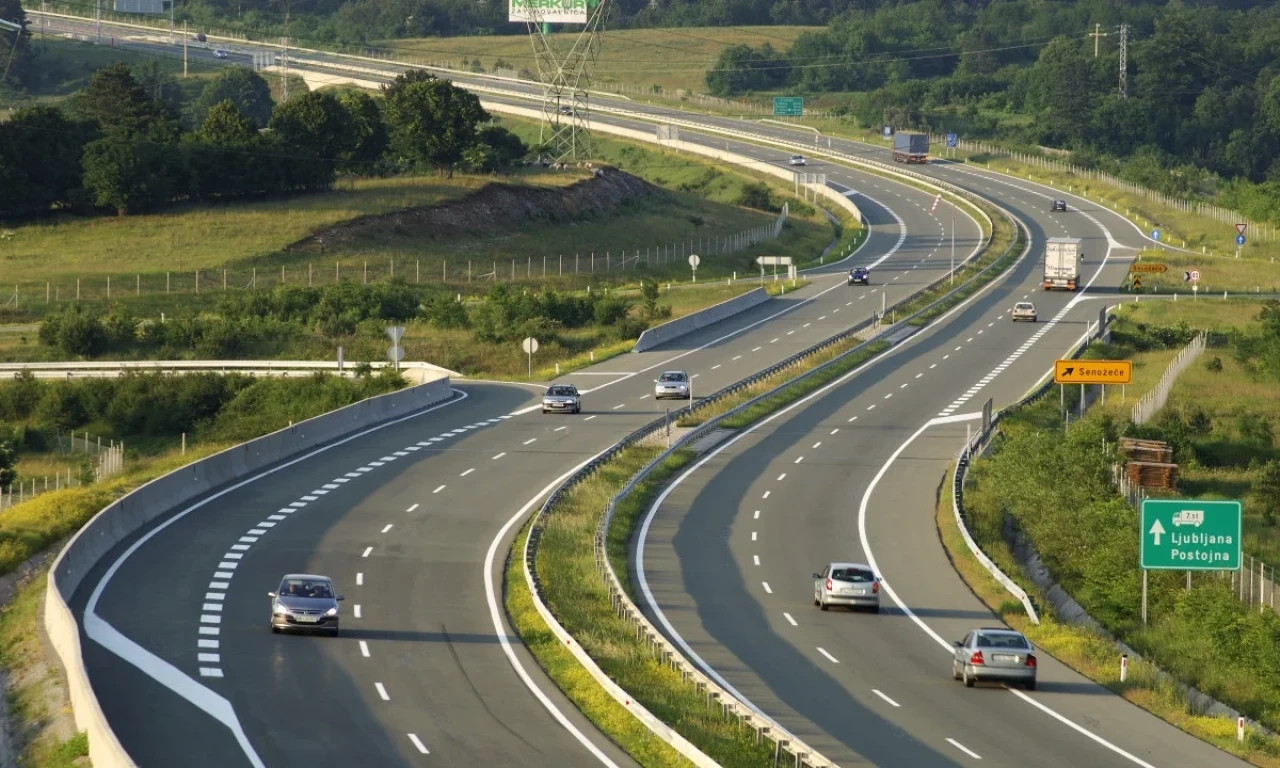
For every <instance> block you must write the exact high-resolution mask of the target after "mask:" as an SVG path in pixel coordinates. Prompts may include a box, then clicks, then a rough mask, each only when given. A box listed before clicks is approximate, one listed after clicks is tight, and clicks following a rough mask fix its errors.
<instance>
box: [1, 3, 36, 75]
mask: <svg viewBox="0 0 1280 768" xmlns="http://www.w3.org/2000/svg"><path fill="white" fill-rule="evenodd" d="M0 19H4V20H5V21H10V22H13V23H14V24H18V25H21V27H22V31H21V32H15V31H12V30H9V29H3V28H0V89H3V88H5V87H9V88H14V89H21V88H26V87H29V86H30V85H31V80H32V78H33V77H34V76H35V74H36V69H35V66H34V63H35V62H34V56H33V51H32V50H31V32H30V31H29V30H28V29H27V13H26V11H24V10H23V9H22V3H21V1H20V0H0Z"/></svg>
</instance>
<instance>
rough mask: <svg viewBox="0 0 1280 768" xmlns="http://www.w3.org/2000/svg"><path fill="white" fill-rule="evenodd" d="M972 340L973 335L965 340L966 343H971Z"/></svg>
mask: <svg viewBox="0 0 1280 768" xmlns="http://www.w3.org/2000/svg"><path fill="white" fill-rule="evenodd" d="M971 341H973V337H972V336H970V337H969V338H967V339H965V340H964V343H965V344H968V343H969V342H971Z"/></svg>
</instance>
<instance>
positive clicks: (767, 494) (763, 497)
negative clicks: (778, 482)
mask: <svg viewBox="0 0 1280 768" xmlns="http://www.w3.org/2000/svg"><path fill="white" fill-rule="evenodd" d="M770 493H771V491H765V492H764V495H763V496H761V497H760V498H762V499H767V498H769V494H770Z"/></svg>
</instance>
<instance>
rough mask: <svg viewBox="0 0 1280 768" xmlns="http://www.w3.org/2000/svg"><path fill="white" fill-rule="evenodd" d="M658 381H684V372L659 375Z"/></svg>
mask: <svg viewBox="0 0 1280 768" xmlns="http://www.w3.org/2000/svg"><path fill="white" fill-rule="evenodd" d="M658 381H684V374H683V373H664V374H662V375H661V376H659V377H658Z"/></svg>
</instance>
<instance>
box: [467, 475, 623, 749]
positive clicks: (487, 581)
mask: <svg viewBox="0 0 1280 768" xmlns="http://www.w3.org/2000/svg"><path fill="white" fill-rule="evenodd" d="M604 453H605V452H604V451H601V452H600V453H598V454H596V455H595V456H592V457H591V458H590V459H587V460H586V461H584V462H582V463H581V464H579V465H578V466H576V467H574V468H573V469H571V470H569V471H568V472H565V473H564V474H563V475H561V476H560V477H558V478H556V479H555V480H552V481H551V482H550V483H549V484H548V485H547V487H545V488H543V489H542V490H541V491H539V492H538V495H537V496H534V497H533V498H532V499H530V500H529V502H528V503H527V504H525V505H524V506H523V507H521V508H520V511H519V512H516V513H515V514H514V515H512V516H511V518H510V519H509V520H507V522H506V523H504V524H503V526H502V528H500V529H498V533H497V535H496V536H494V537H493V541H492V542H490V544H489V551H488V552H487V553H486V554H485V556H484V593H485V599H486V600H487V601H488V602H489V618H490V619H491V620H492V621H493V630H494V633H495V634H496V635H497V638H498V643H499V644H500V645H501V646H502V651H503V653H505V654H506V655H507V660H508V661H510V662H511V666H512V668H514V669H515V671H516V674H517V675H518V676H519V677H520V680H521V681H522V682H523V683H524V684H525V687H526V688H528V689H529V691H530V692H531V693H532V694H533V695H534V696H535V697H536V698H537V699H538V701H540V702H541V703H542V706H543V707H545V708H546V710H547V712H549V713H551V716H552V717H554V718H555V719H556V721H557V722H558V723H560V725H561V727H563V728H564V729H565V730H566V731H568V732H569V733H570V734H572V735H573V737H574V738H575V739H577V740H578V742H579V743H580V744H582V746H584V747H586V748H587V751H588V752H590V753H591V754H592V755H593V756H595V758H596V759H597V760H599V761H600V762H601V763H603V764H604V765H607V766H609V768H618V764H617V763H615V762H613V760H611V759H610V758H609V756H608V755H606V754H605V753H604V752H602V751H601V750H600V748H599V747H597V746H596V745H595V743H594V742H592V741H591V739H589V738H587V736H586V734H584V733H583V732H582V731H581V730H579V729H578V727H577V726H576V725H574V724H573V723H572V722H570V721H569V718H568V717H566V716H565V714H564V713H563V712H561V711H560V708H559V707H557V706H556V705H555V702H553V701H551V699H550V698H549V697H548V696H547V694H545V693H543V691H542V689H541V688H539V687H538V684H537V683H535V682H534V681H533V678H532V677H530V676H529V673H528V672H527V671H526V670H525V668H524V665H523V664H521V663H520V659H519V658H517V657H516V653H515V650H513V649H512V647H511V639H510V638H509V637H508V636H507V632H506V629H505V628H504V627H503V624H502V613H501V612H500V610H499V608H498V598H497V591H496V589H495V587H494V581H493V562H494V556H495V555H496V553H497V551H498V546H499V545H500V544H501V543H502V540H503V538H504V537H506V535H507V532H508V531H510V530H511V528H512V527H513V526H515V525H516V524H517V523H519V522H520V521H521V520H523V519H524V518H525V516H526V515H527V514H528V513H529V510H530V509H532V508H533V507H534V505H536V504H537V503H538V501H539V500H540V499H541V498H542V497H544V496H546V495H547V494H548V493H551V492H552V491H554V490H555V489H556V488H557V487H559V485H560V484H561V483H563V482H564V481H565V480H567V479H569V478H570V477H571V476H572V475H573V474H574V473H575V472H577V471H578V470H580V469H582V468H583V467H585V466H586V465H587V464H589V463H591V462H592V461H594V460H595V459H596V458H598V457H600V456H603V455H604Z"/></svg>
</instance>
